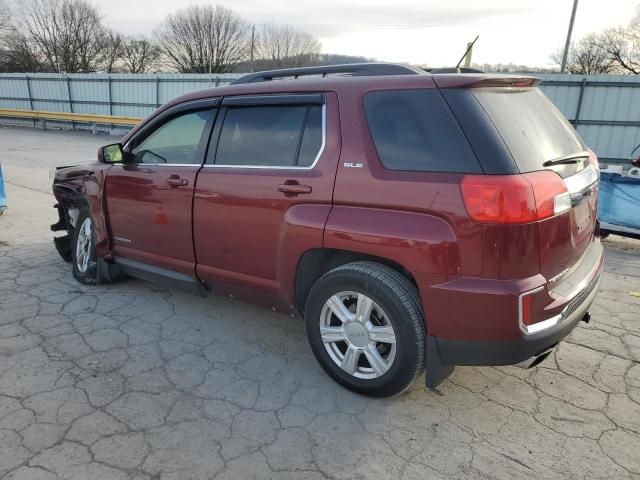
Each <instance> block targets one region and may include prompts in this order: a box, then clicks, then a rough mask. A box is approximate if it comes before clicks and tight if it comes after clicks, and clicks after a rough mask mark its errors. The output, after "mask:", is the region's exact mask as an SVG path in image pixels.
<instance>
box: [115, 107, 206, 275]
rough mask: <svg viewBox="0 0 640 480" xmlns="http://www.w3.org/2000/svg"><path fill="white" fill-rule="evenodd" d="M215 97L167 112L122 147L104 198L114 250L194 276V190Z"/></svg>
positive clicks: (122, 254) (124, 255)
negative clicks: (122, 150)
mask: <svg viewBox="0 0 640 480" xmlns="http://www.w3.org/2000/svg"><path fill="white" fill-rule="evenodd" d="M216 103H217V102H216V101H215V100H207V101H199V102H191V103H189V104H185V105H180V106H178V107H175V108H173V109H171V110H170V111H167V112H165V113H163V114H162V115H161V116H160V117H159V118H157V119H155V120H152V121H151V123H150V124H149V125H147V126H145V128H143V129H142V130H141V131H140V132H139V133H138V134H137V135H136V136H135V137H133V138H132V139H131V140H130V141H129V142H128V143H127V145H125V146H124V151H125V160H126V161H125V163H122V164H119V165H114V166H113V167H112V168H110V169H109V170H108V172H107V178H106V184H105V192H106V194H105V198H106V203H107V212H108V222H109V228H110V230H111V238H112V242H113V246H112V251H113V253H114V255H116V256H121V257H125V258H129V259H133V260H138V261H141V262H144V263H147V264H150V265H154V266H157V267H161V268H165V269H168V270H172V271H175V272H180V273H184V274H187V275H193V274H194V269H195V256H194V251H193V235H192V228H191V222H192V202H193V189H194V186H195V180H196V175H197V172H198V170H200V168H201V167H202V162H203V159H204V152H205V149H206V145H207V141H208V139H209V134H210V132H211V128H212V124H213V121H214V117H215V113H216V109H215V108H214V107H215V105H216Z"/></svg>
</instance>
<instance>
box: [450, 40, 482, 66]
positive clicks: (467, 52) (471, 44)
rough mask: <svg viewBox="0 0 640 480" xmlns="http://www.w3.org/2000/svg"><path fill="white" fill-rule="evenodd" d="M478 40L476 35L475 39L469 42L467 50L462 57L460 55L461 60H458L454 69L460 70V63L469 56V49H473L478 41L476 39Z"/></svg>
mask: <svg viewBox="0 0 640 480" xmlns="http://www.w3.org/2000/svg"><path fill="white" fill-rule="evenodd" d="M479 38H480V35H476V38H475V39H474V40H473V42H471V43H470V44H469V45H468V46H467V49H466V50H465V52H464V55H462V58H460V61H459V62H458V63H457V64H456V68H460V64H461V63H462V61H463V60H464V59H465V58H466V56H467V55H469V52H470V51H471V49H472V48H473V46H474V45H475V44H476V42H477V41H478V39H479Z"/></svg>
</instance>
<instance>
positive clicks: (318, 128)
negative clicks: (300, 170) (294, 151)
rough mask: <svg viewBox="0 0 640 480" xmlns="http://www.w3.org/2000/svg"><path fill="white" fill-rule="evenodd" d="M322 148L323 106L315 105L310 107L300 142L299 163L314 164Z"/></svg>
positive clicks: (304, 164) (301, 164) (302, 164)
mask: <svg viewBox="0 0 640 480" xmlns="http://www.w3.org/2000/svg"><path fill="white" fill-rule="evenodd" d="M320 148H322V107H321V106H319V105H314V106H313V107H309V113H308V116H307V124H306V127H305V129H304V133H303V135H302V142H301V143H300V155H299V156H298V165H299V166H301V167H308V166H310V165H311V164H313V162H314V161H315V159H316V157H317V156H318V152H320Z"/></svg>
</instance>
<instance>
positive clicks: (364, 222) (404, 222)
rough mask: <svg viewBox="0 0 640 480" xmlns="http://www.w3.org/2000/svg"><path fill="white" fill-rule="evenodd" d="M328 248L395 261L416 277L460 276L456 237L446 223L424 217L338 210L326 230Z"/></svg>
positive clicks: (378, 210) (375, 210)
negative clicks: (415, 274) (417, 274)
mask: <svg viewBox="0 0 640 480" xmlns="http://www.w3.org/2000/svg"><path fill="white" fill-rule="evenodd" d="M324 246H325V247H326V248H333V249H341V250H350V251H353V252H359V253H366V254H369V255H375V256H378V257H382V258H387V259H389V260H393V261H394V262H396V263H398V264H400V265H402V266H404V267H405V268H407V270H409V271H410V272H412V273H414V272H415V273H418V272H419V273H429V274H435V275H439V276H440V279H441V281H446V280H448V279H449V278H451V277H455V276H457V275H458V272H459V269H460V259H459V256H458V249H457V245H456V237H455V234H454V232H453V230H452V229H451V226H450V225H449V224H448V223H447V222H445V221H444V220H442V219H440V218H438V217H435V216H433V215H426V214H423V213H412V212H401V211H393V210H387V209H382V208H364V207H348V206H335V207H334V208H333V209H332V211H331V214H330V215H329V220H328V221H327V227H326V230H325V241H324Z"/></svg>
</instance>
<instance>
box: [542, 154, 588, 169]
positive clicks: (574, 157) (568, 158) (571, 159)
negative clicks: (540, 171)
mask: <svg viewBox="0 0 640 480" xmlns="http://www.w3.org/2000/svg"><path fill="white" fill-rule="evenodd" d="M583 158H589V152H580V153H572V154H571V155H565V156H564V157H560V158H555V159H553V160H547V161H546V162H544V163H543V164H542V166H543V167H551V166H553V165H562V164H564V163H578V162H579V161H580V160H582V159H583Z"/></svg>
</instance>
